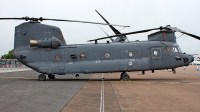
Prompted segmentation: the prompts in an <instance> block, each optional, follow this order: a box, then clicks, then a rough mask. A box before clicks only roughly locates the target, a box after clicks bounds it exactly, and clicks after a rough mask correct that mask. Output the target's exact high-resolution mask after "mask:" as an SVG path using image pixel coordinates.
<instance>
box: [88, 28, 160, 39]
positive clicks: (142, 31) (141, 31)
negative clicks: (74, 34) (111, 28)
mask: <svg viewBox="0 0 200 112" xmlns="http://www.w3.org/2000/svg"><path fill="white" fill-rule="evenodd" d="M158 29H160V28H153V29H147V30H140V31H135V32H129V33H123V34H118V35H112V36H108V37H102V38H98V39H93V40H88V41H89V42H91V41H96V40H102V39H106V38H111V37H117V36H125V35H131V34H137V33H144V32H149V31H152V30H158Z"/></svg>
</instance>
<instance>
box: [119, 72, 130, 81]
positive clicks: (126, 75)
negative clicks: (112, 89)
mask: <svg viewBox="0 0 200 112" xmlns="http://www.w3.org/2000/svg"><path fill="white" fill-rule="evenodd" d="M120 80H122V81H129V80H130V76H129V75H128V74H127V73H126V72H122V74H121V77H120Z"/></svg>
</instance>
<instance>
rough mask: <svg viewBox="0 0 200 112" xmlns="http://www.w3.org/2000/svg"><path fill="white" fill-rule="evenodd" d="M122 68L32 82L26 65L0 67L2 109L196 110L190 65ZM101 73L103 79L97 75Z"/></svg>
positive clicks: (196, 81)
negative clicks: (123, 75) (124, 75)
mask: <svg viewBox="0 0 200 112" xmlns="http://www.w3.org/2000/svg"><path fill="white" fill-rule="evenodd" d="M176 72H177V73H176V74H173V73H172V72H171V70H158V71H155V73H151V72H150V71H147V72H146V74H145V75H142V73H141V72H130V73H128V74H129V75H130V77H131V80H130V81H127V82H126V81H120V80H119V77H120V73H104V74H87V75H80V77H79V78H75V76H74V75H65V76H56V78H57V79H55V80H50V79H47V80H46V81H38V80H37V77H38V75H39V74H38V73H36V72H34V71H32V70H26V71H15V72H5V71H4V73H2V72H1V71H0V111H2V112H11V111H15V112H40V111H43V112H59V111H61V112H97V111H100V112H169V111H171V112H188V111H190V112H199V110H200V106H199V104H200V71H196V66H188V67H186V70H183V67H181V68H177V71H176ZM102 78H104V80H102Z"/></svg>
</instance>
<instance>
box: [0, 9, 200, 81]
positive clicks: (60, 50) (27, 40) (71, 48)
mask: <svg viewBox="0 0 200 112" xmlns="http://www.w3.org/2000/svg"><path fill="white" fill-rule="evenodd" d="M96 12H97V11H96ZM97 13H98V14H99V15H100V16H101V17H102V18H103V19H104V21H105V22H106V23H96V22H87V21H76V20H62V19H47V18H42V17H40V18H29V17H23V18H0V20H12V19H14V20H26V21H28V22H24V23H22V24H20V25H18V26H16V27H15V37H14V38H15V39H14V53H13V55H14V57H15V58H16V59H17V60H19V61H20V62H21V63H23V64H24V65H26V66H28V67H30V68H32V69H33V70H35V71H37V72H39V73H41V74H40V75H39V76H38V80H39V81H45V80H46V75H48V78H49V79H55V75H66V74H76V76H77V77H78V76H79V74H91V73H112V72H121V76H120V79H121V80H123V81H128V80H130V76H129V75H128V74H127V73H126V72H132V71H142V73H143V74H145V71H148V70H151V71H152V73H154V71H155V70H162V69H172V71H173V73H176V70H175V68H177V67H181V66H187V65H189V64H190V63H191V62H192V61H193V60H194V58H193V56H192V55H189V54H185V53H182V52H181V50H180V48H179V45H178V44H177V43H176V37H175V32H180V33H183V34H186V35H188V36H191V37H193V38H196V39H198V40H200V37H199V36H196V35H193V34H190V33H187V32H184V31H182V30H180V29H178V28H175V27H171V26H169V25H167V26H165V27H159V28H153V29H146V30H140V31H134V32H129V33H120V32H119V31H118V30H117V29H115V28H114V27H113V26H122V25H113V24H110V23H109V22H108V21H107V20H106V19H105V18H104V17H103V16H102V15H101V14H100V13H99V12H97ZM43 20H52V21H67V22H80V23H90V24H100V25H109V27H110V28H111V29H112V30H113V32H114V33H115V35H113V36H107V37H103V38H97V39H93V40H89V41H90V42H92V41H94V43H91V44H79V45H67V44H66V41H65V39H64V37H63V35H62V32H61V30H60V28H58V27H56V26H51V25H45V24H41V23H40V22H39V21H43ZM122 27H128V26H122ZM152 30H158V31H157V32H155V33H152V34H150V35H148V40H147V41H129V40H128V38H127V37H126V35H131V34H138V33H144V32H149V31H152ZM113 37H117V38H116V39H112V38H113ZM107 38H110V39H111V42H109V41H107V42H106V43H98V40H102V39H107Z"/></svg>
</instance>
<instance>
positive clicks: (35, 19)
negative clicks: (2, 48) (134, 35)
mask: <svg viewBox="0 0 200 112" xmlns="http://www.w3.org/2000/svg"><path fill="white" fill-rule="evenodd" d="M0 20H26V21H28V20H31V21H43V20H51V21H65V22H79V23H89V24H100V25H113V26H119V27H130V26H126V25H117V24H106V23H98V22H89V21H77V20H65V19H48V18H42V17H40V18H29V17H22V18H0Z"/></svg>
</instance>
